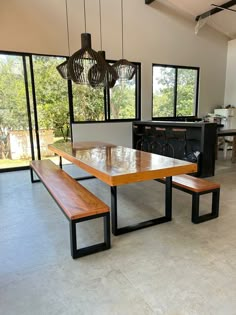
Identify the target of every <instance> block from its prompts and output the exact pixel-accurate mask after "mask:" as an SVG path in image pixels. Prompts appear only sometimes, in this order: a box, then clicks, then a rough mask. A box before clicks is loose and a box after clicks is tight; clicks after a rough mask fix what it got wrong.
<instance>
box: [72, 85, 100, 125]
mask: <svg viewBox="0 0 236 315" xmlns="http://www.w3.org/2000/svg"><path fill="white" fill-rule="evenodd" d="M72 91H73V110H74V121H77V122H79V121H103V120H105V109H104V89H103V88H95V89H94V88H92V87H91V86H87V85H79V84H74V83H73V86H72Z"/></svg>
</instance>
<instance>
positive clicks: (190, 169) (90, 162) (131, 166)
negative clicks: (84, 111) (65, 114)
mask: <svg viewBox="0 0 236 315" xmlns="http://www.w3.org/2000/svg"><path fill="white" fill-rule="evenodd" d="M48 148H49V149H50V150H51V151H53V152H54V153H56V154H57V155H59V156H61V157H63V158H64V159H66V160H68V161H70V162H72V163H73V164H75V165H77V166H78V167H80V168H81V169H83V170H85V171H86V172H88V173H90V174H91V175H93V176H95V177H97V178H99V179H100V180H101V181H103V182H105V183H106V184H108V185H110V186H119V185H123V184H128V183H134V182H141V181H145V180H151V179H156V178H162V177H169V176H174V175H179V174H186V173H194V172H196V171H197V164H194V163H190V162H187V161H183V160H177V159H173V158H169V157H166V156H163V155H157V154H153V153H149V152H143V151H138V150H135V149H131V148H127V147H123V146H116V145H113V144H109V143H104V142H98V141H96V142H92V141H90V142H88V141H86V142H77V143H71V142H64V143H54V144H50V145H49V146H48Z"/></svg>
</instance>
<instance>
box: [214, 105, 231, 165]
mask: <svg viewBox="0 0 236 315" xmlns="http://www.w3.org/2000/svg"><path fill="white" fill-rule="evenodd" d="M214 114H215V115H217V116H218V115H219V116H221V117H222V119H221V123H222V124H223V125H224V126H223V127H222V129H236V108H217V109H215V110H214ZM232 141H233V137H224V145H223V149H224V159H226V157H227V150H228V148H230V147H232Z"/></svg>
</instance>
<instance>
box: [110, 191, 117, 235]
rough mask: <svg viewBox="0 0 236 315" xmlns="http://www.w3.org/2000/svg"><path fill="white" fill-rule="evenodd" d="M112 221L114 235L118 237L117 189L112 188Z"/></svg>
mask: <svg viewBox="0 0 236 315" xmlns="http://www.w3.org/2000/svg"><path fill="white" fill-rule="evenodd" d="M111 221H112V234H113V235H118V233H117V232H118V228H117V187H116V186H111Z"/></svg>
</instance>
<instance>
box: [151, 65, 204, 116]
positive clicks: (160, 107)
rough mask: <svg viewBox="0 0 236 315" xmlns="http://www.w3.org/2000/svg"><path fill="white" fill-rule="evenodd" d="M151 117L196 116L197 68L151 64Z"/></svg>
mask: <svg viewBox="0 0 236 315" xmlns="http://www.w3.org/2000/svg"><path fill="white" fill-rule="evenodd" d="M152 69H153V79H152V80H153V81H152V82H153V83H152V86H153V110H152V117H153V118H157V117H176V116H196V115H197V103H198V86H199V68H197V67H183V66H167V65H157V64H153V67H152Z"/></svg>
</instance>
